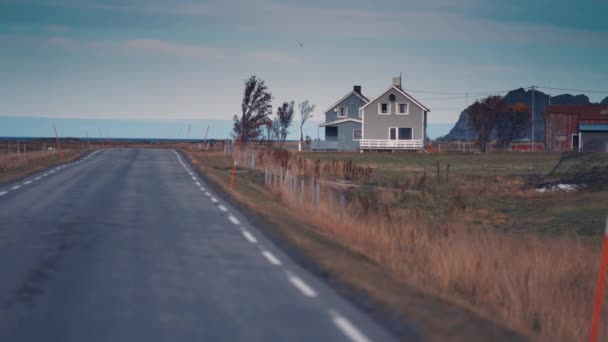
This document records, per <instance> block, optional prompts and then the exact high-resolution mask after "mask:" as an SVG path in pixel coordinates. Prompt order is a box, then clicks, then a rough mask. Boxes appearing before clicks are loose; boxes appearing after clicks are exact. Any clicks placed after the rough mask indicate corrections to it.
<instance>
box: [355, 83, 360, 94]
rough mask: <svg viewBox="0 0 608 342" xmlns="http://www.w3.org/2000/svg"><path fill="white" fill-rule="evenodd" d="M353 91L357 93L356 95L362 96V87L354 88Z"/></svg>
mask: <svg viewBox="0 0 608 342" xmlns="http://www.w3.org/2000/svg"><path fill="white" fill-rule="evenodd" d="M353 90H354V91H355V93H357V94H359V95H361V86H360V85H356V86H353Z"/></svg>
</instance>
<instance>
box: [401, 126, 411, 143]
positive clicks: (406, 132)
mask: <svg viewBox="0 0 608 342" xmlns="http://www.w3.org/2000/svg"><path fill="white" fill-rule="evenodd" d="M399 140H412V129H411V128H409V127H407V128H402V127H399Z"/></svg>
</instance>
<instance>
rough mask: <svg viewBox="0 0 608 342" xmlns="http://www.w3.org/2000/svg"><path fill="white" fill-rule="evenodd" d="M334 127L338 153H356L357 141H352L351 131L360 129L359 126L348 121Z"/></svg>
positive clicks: (357, 148)
mask: <svg viewBox="0 0 608 342" xmlns="http://www.w3.org/2000/svg"><path fill="white" fill-rule="evenodd" d="M349 114H350V113H349ZM336 126H338V151H358V150H359V140H355V141H354V140H353V131H354V130H355V129H361V124H360V123H357V122H352V121H349V122H344V123H341V124H337V125H336Z"/></svg>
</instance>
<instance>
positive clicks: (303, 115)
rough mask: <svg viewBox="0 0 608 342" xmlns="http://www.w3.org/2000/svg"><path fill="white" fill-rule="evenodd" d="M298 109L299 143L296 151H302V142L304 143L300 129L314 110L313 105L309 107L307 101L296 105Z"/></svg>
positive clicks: (302, 132)
mask: <svg viewBox="0 0 608 342" xmlns="http://www.w3.org/2000/svg"><path fill="white" fill-rule="evenodd" d="M298 109H300V142H299V143H298V151H302V142H303V141H304V131H303V130H302V127H304V124H305V123H306V120H308V119H310V118H312V112H314V110H315V105H314V104H313V105H311V104H310V103H308V100H305V101H304V102H302V103H300V104H299V105H298Z"/></svg>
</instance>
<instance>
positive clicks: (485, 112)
mask: <svg viewBox="0 0 608 342" xmlns="http://www.w3.org/2000/svg"><path fill="white" fill-rule="evenodd" d="M504 108H505V103H504V101H503V99H502V97H501V96H496V95H493V96H488V97H486V98H484V99H481V100H477V101H475V103H473V105H471V107H470V111H469V112H470V119H471V124H472V126H473V127H474V128H475V130H476V131H477V139H478V141H479V148H480V150H481V151H482V152H487V143H488V141H489V140H490V135H491V133H492V129H494V124H495V123H496V116H497V115H496V114H497V113H500V112H503V111H504Z"/></svg>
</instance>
